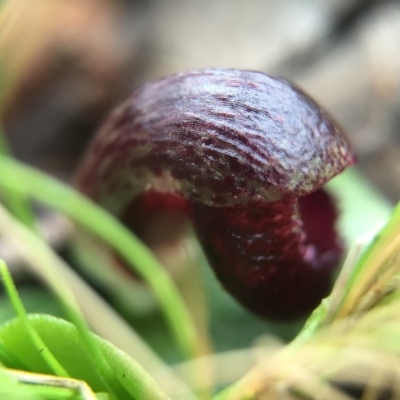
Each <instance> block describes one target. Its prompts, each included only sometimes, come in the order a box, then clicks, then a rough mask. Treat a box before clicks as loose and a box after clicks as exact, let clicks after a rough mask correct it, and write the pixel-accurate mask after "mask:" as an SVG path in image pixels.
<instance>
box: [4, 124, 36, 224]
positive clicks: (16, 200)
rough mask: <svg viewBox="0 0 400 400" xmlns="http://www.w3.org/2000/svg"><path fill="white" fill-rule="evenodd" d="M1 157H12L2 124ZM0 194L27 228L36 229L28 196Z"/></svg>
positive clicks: (7, 192)
mask: <svg viewBox="0 0 400 400" xmlns="http://www.w3.org/2000/svg"><path fill="white" fill-rule="evenodd" d="M0 155H2V156H5V157H7V156H11V150H10V149H9V147H8V144H7V142H6V138H5V132H4V128H3V125H2V124H1V122H0ZM0 194H1V197H2V198H3V201H4V203H5V204H6V206H7V208H8V209H9V210H10V211H11V212H12V213H13V214H14V215H15V217H17V218H18V219H19V220H20V221H22V222H23V223H24V224H25V225H26V226H28V227H30V228H31V229H36V223H35V215H34V213H33V211H32V207H31V205H30V204H29V201H28V199H27V198H26V196H24V195H21V194H18V193H14V192H10V191H5V192H1V193H0Z"/></svg>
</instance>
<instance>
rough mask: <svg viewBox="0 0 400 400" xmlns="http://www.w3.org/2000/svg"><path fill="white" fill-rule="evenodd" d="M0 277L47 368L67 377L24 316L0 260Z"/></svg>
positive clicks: (18, 299)
mask: <svg viewBox="0 0 400 400" xmlns="http://www.w3.org/2000/svg"><path fill="white" fill-rule="evenodd" d="M0 276H1V278H2V279H3V283H4V287H5V289H6V291H7V293H8V296H9V298H10V301H11V303H12V305H13V307H14V309H15V312H16V314H17V315H18V317H19V318H21V320H22V321H23V324H24V326H25V329H26V331H27V332H28V334H29V336H30V338H31V340H32V342H33V343H34V346H35V347H36V349H37V350H38V352H40V354H41V356H42V357H43V359H44V360H45V361H46V362H47V364H48V366H49V367H50V368H51V369H52V370H53V372H54V374H55V375H57V376H63V377H68V376H69V375H68V372H67V371H66V370H65V369H64V368H63V367H62V365H61V364H60V363H59V362H58V360H57V359H56V358H55V357H54V355H53V354H52V353H51V351H50V350H49V348H48V347H47V346H46V344H45V343H44V342H43V340H42V339H41V337H40V336H39V335H38V333H37V332H36V330H35V328H34V327H33V325H32V324H31V323H30V322H29V319H28V316H27V314H26V311H25V308H24V305H23V304H22V302H21V299H20V297H19V295H18V291H17V289H16V287H15V284H14V281H13V280H12V278H11V275H10V272H9V271H8V268H7V266H6V264H5V262H4V261H3V260H0Z"/></svg>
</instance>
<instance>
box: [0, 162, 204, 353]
mask: <svg viewBox="0 0 400 400" xmlns="http://www.w3.org/2000/svg"><path fill="white" fill-rule="evenodd" d="M0 171H2V174H1V175H0V188H2V189H3V190H6V191H15V192H17V193H18V194H20V195H24V196H31V197H33V198H35V199H37V200H39V201H41V202H43V203H45V204H46V205H48V206H50V207H52V208H54V209H56V210H58V211H60V212H62V213H65V214H66V215H68V216H69V217H70V218H72V219H73V220H74V221H76V222H77V223H78V224H80V225H81V226H82V227H83V228H85V229H87V230H88V231H89V232H91V233H93V234H94V235H96V236H97V237H99V238H100V239H101V240H103V241H104V242H105V243H106V244H108V245H110V246H111V247H112V248H113V249H114V250H115V251H116V252H118V253H119V254H120V255H121V256H122V258H123V259H124V260H125V261H126V262H127V263H128V264H129V265H131V266H134V269H135V271H136V272H137V273H138V274H139V275H140V276H141V277H142V278H143V280H144V281H145V282H147V283H148V285H149V286H150V287H151V288H152V289H153V291H154V293H155V295H156V296H157V297H158V300H159V302H160V307H161V309H162V311H163V313H164V315H165V317H166V320H167V322H168V324H169V326H170V328H171V331H172V333H173V335H174V337H175V338H176V341H177V343H178V345H179V346H180V348H181V350H182V351H183V353H184V354H186V355H187V356H189V357H194V356H196V355H198V354H199V353H200V351H201V350H200V348H201V344H200V343H201V341H200V340H199V337H198V334H197V331H196V329H195V326H194V323H193V321H192V318H191V316H190V314H189V312H188V310H187V308H186V306H185V304H184V302H183V301H182V299H181V297H180V295H179V293H178V291H177V289H176V287H175V285H174V283H173V282H172V280H171V278H170V276H169V275H168V273H167V272H166V271H165V270H164V269H163V268H162V266H161V265H160V264H159V262H158V261H157V260H156V258H155V257H154V256H153V254H152V253H151V252H150V251H149V250H148V249H147V248H146V247H145V246H144V245H143V244H142V243H141V242H140V241H139V240H138V239H136V238H135V237H134V236H133V235H132V234H131V233H130V232H129V230H128V229H126V228H125V227H124V226H123V225H122V224H120V223H119V222H118V221H117V220H116V219H115V218H114V217H113V216H111V215H109V214H108V213H107V212H105V211H104V210H102V209H101V208H100V207H99V206H97V205H95V204H94V203H92V202H91V201H89V200H88V199H86V198H85V197H83V196H82V195H80V194H79V193H77V192H75V191H74V190H72V189H70V188H69V187H68V186H66V185H64V184H62V183H60V182H58V181H56V180H55V179H52V178H50V177H48V176H46V175H45V174H42V173H40V172H39V171H36V170H34V169H33V168H29V167H27V166H23V165H21V164H20V163H18V162H16V161H14V160H10V159H7V158H5V157H0Z"/></svg>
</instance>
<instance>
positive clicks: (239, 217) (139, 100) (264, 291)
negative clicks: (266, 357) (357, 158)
mask: <svg viewBox="0 0 400 400" xmlns="http://www.w3.org/2000/svg"><path fill="white" fill-rule="evenodd" d="M353 162H354V157H353V154H352V152H351V149H350V146H349V143H348V141H347V139H346V137H345V136H344V134H343V133H342V131H341V130H340V129H339V128H338V126H337V125H336V124H335V123H334V122H333V121H332V119H331V118H330V117H329V116H328V115H327V114H326V113H325V112H324V111H323V110H322V109H321V108H320V107H319V106H318V105H317V104H316V103H315V102H314V101H313V100H312V99H311V98H310V97H309V96H307V95H306V94H304V93H303V92H302V91H301V90H300V89H298V88H296V87H295V86H294V85H292V84H291V83H289V82H287V81H284V80H282V79H277V78H273V77H270V76H268V75H265V74H262V73H259V72H251V71H239V70H204V71H193V72H186V73H182V74H178V75H174V76H170V77H167V78H165V79H162V80H159V81H157V82H153V83H150V84H147V85H145V86H143V87H142V88H141V89H139V90H137V91H136V92H134V94H133V95H132V96H131V97H130V98H129V99H128V100H127V101H125V102H124V103H123V104H122V105H121V106H120V107H118V108H117V109H116V110H115V111H114V112H113V113H112V114H111V116H110V117H109V118H108V119H107V121H106V122H105V124H104V125H103V127H102V129H101V130H100V132H99V134H98V135H97V136H96V137H95V139H94V140H93V142H92V144H91V146H90V148H89V150H88V152H87V154H86V157H85V158H84V161H83V163H82V165H81V167H80V169H79V172H78V175H77V179H76V183H77V186H78V188H79V189H80V190H81V191H82V192H83V193H85V194H86V195H87V196H89V197H90V198H92V199H93V200H94V201H96V202H98V203H100V204H101V205H103V206H104V207H105V208H106V209H108V210H109V211H111V212H112V213H114V214H116V215H117V216H120V217H124V218H125V220H126V221H127V219H126V216H127V215H129V218H128V219H129V222H130V224H131V226H133V227H135V228H136V229H139V228H140V226H143V224H145V223H146V222H145V221H146V218H147V216H148V215H150V214H151V213H154V212H163V210H164V211H168V212H180V213H186V214H187V215H189V216H190V218H191V220H192V223H193V225H194V227H195V230H196V232H197V235H198V238H199V240H200V242H201V243H202V245H203V247H204V249H205V253H206V255H207V257H208V259H209V261H210V264H211V265H212V267H213V268H214V271H215V273H216V275H217V277H218V279H219V280H220V282H221V283H222V284H223V286H224V287H225V288H226V289H227V290H228V291H229V292H230V293H231V294H232V295H233V296H234V297H235V298H236V299H237V300H238V301H239V302H241V303H242V304H243V305H245V306H246V307H247V308H249V309H250V310H252V311H253V312H256V313H257V314H259V315H263V316H265V317H272V318H292V317H296V316H299V315H301V314H304V313H305V312H308V311H310V310H312V308H313V307H315V306H316V305H317V304H318V303H319V301H320V300H321V298H322V297H323V296H325V295H326V294H327V291H328V290H329V287H330V280H331V275H332V271H333V270H334V269H335V267H336V266H337V265H338V262H339V259H340V255H341V247H340V241H339V239H338V237H337V235H336V233H335V230H334V223H335V217H336V211H335V207H334V204H333V202H332V200H331V199H330V198H329V196H328V195H327V194H326V192H324V191H323V190H322V189H320V188H321V186H322V185H323V184H325V183H326V182H327V181H328V180H329V179H331V178H332V177H333V176H335V175H336V174H338V173H339V172H341V171H342V170H343V169H344V168H346V167H347V166H348V165H350V164H352V163H353ZM130 205H135V208H134V209H133V210H132V209H131V210H130V211H129V207H130Z"/></svg>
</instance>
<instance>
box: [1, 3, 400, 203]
mask: <svg viewBox="0 0 400 400" xmlns="http://www.w3.org/2000/svg"><path fill="white" fill-rule="evenodd" d="M1 24H2V26H1V37H0V55H1V56H2V64H3V65H2V68H3V71H2V72H3V83H2V87H3V90H2V95H1V100H2V114H3V115H2V119H3V123H4V125H5V128H6V132H7V135H8V139H9V141H10V143H11V145H12V148H13V151H14V152H15V154H16V155H17V156H18V157H19V158H21V159H23V160H24V161H27V162H29V163H33V164H35V165H36V166H39V167H40V168H43V169H45V170H46V171H48V172H51V173H53V174H55V175H57V176H59V177H62V178H64V179H68V178H69V177H70V175H71V173H72V171H73V170H74V167H75V165H76V163H77V161H78V160H79V157H80V155H81V153H82V151H83V149H84V147H85V145H86V143H87V141H88V139H89V138H90V136H91V135H93V133H94V132H95V131H96V128H97V126H98V125H99V123H100V121H101V120H102V119H103V118H104V117H105V115H106V114H107V112H108V111H109V110H110V109H111V108H112V107H113V106H114V105H115V104H116V103H118V102H119V101H120V100H121V99H123V98H124V97H126V96H127V95H128V94H129V93H130V92H131V91H132V90H134V89H135V88H136V87H137V86H139V85H141V84H143V83H144V82H147V81H150V80H153V79H157V78H159V77H162V76H165V75H167V74H171V73H176V72H179V71H184V70H188V69H197V68H210V67H217V68H245V69H254V70H260V71H264V72H266V73H270V74H275V75H280V76H284V77H286V78H288V79H291V80H293V81H294V82H296V83H297V84H298V85H300V86H301V87H302V88H303V89H304V90H306V91H307V92H308V93H310V94H311V95H312V96H313V97H314V98H315V99H316V100H317V101H318V102H320V103H321V104H322V105H323V106H324V107H325V108H327V109H328V111H330V112H331V114H332V115H333V116H334V117H335V118H336V119H337V121H338V122H339V123H340V124H341V125H342V126H343V127H344V128H345V131H346V132H347V133H348V135H349V137H350V140H351V142H352V144H353V146H354V149H355V152H356V154H357V157H358V165H359V167H360V168H361V169H362V171H363V172H364V174H365V175H366V176H367V177H368V178H369V179H370V181H371V182H372V183H373V184H374V185H375V186H376V187H377V188H379V189H380V190H381V191H382V192H383V193H384V194H385V195H386V196H387V197H388V199H390V200H391V201H393V202H395V201H397V200H398V199H399V197H400V179H399V178H400V131H399V124H400V2H397V1H389V0H388V1H385V0H306V1H295V0H290V1H289V0H279V1H278V0H252V1H245V0H218V1H216V0H201V1H200V0H198V1H194V0H193V1H184V0H163V1H161V0H158V1H157V0H113V1H111V0H110V1H107V0H57V1H54V0H35V2H27V1H25V0H12V1H8V2H7V1H6V2H4V4H3V13H2V20H1Z"/></svg>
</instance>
